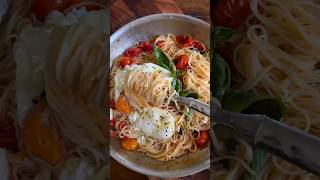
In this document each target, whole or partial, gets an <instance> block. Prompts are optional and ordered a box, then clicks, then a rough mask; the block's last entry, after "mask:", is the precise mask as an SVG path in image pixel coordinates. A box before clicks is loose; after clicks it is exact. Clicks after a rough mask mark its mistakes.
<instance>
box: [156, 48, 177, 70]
mask: <svg viewBox="0 0 320 180" xmlns="http://www.w3.org/2000/svg"><path fill="white" fill-rule="evenodd" d="M154 55H155V57H156V63H157V65H159V66H161V67H163V68H165V69H167V70H168V71H170V72H171V73H172V69H173V68H172V63H171V61H170V59H169V58H168V57H167V56H166V55H165V54H164V52H162V50H161V49H160V48H159V47H158V46H155V47H154Z"/></svg>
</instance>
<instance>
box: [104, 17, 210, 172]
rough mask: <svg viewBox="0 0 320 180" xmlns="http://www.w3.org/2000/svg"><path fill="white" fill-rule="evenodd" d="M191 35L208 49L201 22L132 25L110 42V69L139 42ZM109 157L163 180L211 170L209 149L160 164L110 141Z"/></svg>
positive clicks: (160, 20) (154, 20)
mask: <svg viewBox="0 0 320 180" xmlns="http://www.w3.org/2000/svg"><path fill="white" fill-rule="evenodd" d="M169 33H173V34H186V33H187V34H190V35H192V37H194V38H196V39H198V40H200V41H201V42H204V43H205V44H206V45H207V46H208V47H209V44H210V43H209V42H210V25H209V24H208V23H206V22H204V21H202V20H199V19H196V18H193V17H190V16H186V15H179V14H155V15H150V16H145V17H143V18H140V19H137V20H135V21H132V22H130V23H129V24H127V25H125V26H123V27H122V28H120V29H119V30H118V31H116V32H115V33H113V34H112V36H111V38H110V60H111V62H110V66H111V64H112V61H113V59H114V58H116V57H117V56H119V55H120V54H122V53H123V52H124V51H125V50H126V49H127V48H129V47H131V46H133V45H134V44H135V43H136V42H140V41H143V40H148V39H149V38H150V36H152V35H155V34H162V35H166V34H169ZM110 154H111V156H112V157H113V158H114V159H116V160H117V161H118V162H119V163H121V164H122V165H124V166H126V167H127V168H129V169H132V170H134V171H136V172H139V173H142V174H145V175H149V176H157V177H163V178H170V177H182V176H188V175H191V174H195V173H197V172H200V171H202V170H204V169H207V168H209V167H210V159H209V157H210V151H209V147H207V148H204V149H202V150H200V151H199V152H197V153H189V154H186V155H184V156H182V157H180V158H178V159H176V160H172V161H167V162H161V161H157V160H154V159H152V158H150V157H148V156H146V155H144V154H142V153H140V152H132V151H126V150H124V149H123V148H121V146H120V143H119V139H118V138H111V140H110Z"/></svg>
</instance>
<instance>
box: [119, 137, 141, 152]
mask: <svg viewBox="0 0 320 180" xmlns="http://www.w3.org/2000/svg"><path fill="white" fill-rule="evenodd" d="M121 146H122V147H123V148H124V149H126V150H129V151H133V150H135V149H136V148H137V147H138V142H137V139H136V138H129V137H127V136H125V137H123V139H122V140H121Z"/></svg>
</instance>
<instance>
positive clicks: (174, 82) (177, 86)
mask: <svg viewBox="0 0 320 180" xmlns="http://www.w3.org/2000/svg"><path fill="white" fill-rule="evenodd" d="M171 85H172V87H173V88H174V89H175V90H176V91H177V92H178V93H179V94H180V91H181V89H182V83H181V81H180V80H179V79H173V80H172V82H171Z"/></svg>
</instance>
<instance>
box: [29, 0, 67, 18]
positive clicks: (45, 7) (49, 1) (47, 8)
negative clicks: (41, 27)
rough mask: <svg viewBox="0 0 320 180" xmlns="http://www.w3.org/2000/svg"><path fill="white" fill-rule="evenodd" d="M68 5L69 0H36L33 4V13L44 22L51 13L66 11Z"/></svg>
mask: <svg viewBox="0 0 320 180" xmlns="http://www.w3.org/2000/svg"><path fill="white" fill-rule="evenodd" d="M68 3H69V1H68V0H35V1H33V3H32V12H33V13H34V14H35V15H36V17H37V18H38V19H39V20H41V21H44V20H45V19H46V17H47V16H48V14H49V13H50V12H52V11H54V10H57V11H61V12H62V11H63V10H65V9H66V8H67V7H68Z"/></svg>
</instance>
